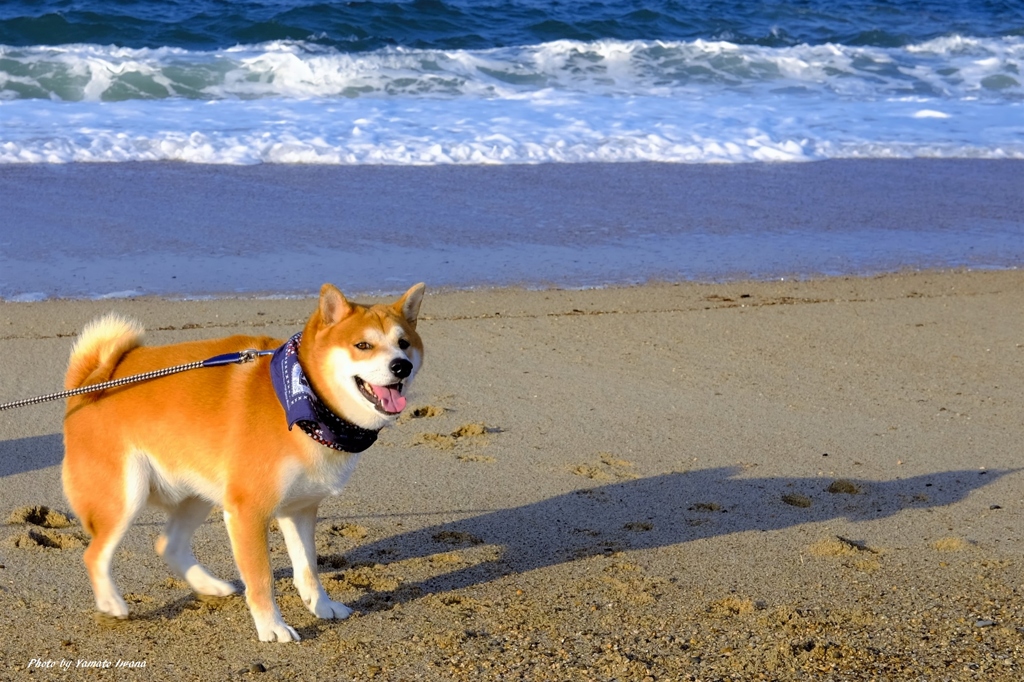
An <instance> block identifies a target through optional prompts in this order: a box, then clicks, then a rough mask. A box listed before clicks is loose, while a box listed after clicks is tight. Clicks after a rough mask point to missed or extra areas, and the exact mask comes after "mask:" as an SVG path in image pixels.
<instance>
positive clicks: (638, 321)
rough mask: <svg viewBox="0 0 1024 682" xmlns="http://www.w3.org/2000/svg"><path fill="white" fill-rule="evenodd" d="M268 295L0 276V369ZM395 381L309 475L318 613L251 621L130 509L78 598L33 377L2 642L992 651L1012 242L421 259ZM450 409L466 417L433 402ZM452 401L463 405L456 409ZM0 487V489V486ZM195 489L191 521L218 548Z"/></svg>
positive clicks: (1002, 608)
mask: <svg viewBox="0 0 1024 682" xmlns="http://www.w3.org/2000/svg"><path fill="white" fill-rule="evenodd" d="M311 306H312V302H311V301H309V300H299V299H292V300H289V299H277V300H253V299H221V300H211V301H167V300H161V299H152V298H150V299H139V300H121V301H113V302H111V301H75V300H63V301H43V302H38V303H24V304H17V305H13V304H8V305H0V311H3V314H2V316H0V321H2V323H3V326H2V327H0V352H2V353H3V354H4V356H5V357H6V358H7V362H6V369H5V372H4V373H3V374H2V375H0V396H4V398H6V397H7V396H10V397H11V399H16V398H21V397H26V396H29V395H37V394H40V393H43V392H45V391H48V390H50V389H51V388H52V387H56V386H58V385H59V384H60V381H61V375H62V372H63V369H64V363H65V362H66V358H67V352H68V350H69V348H70V346H71V344H72V342H73V338H72V337H73V335H74V334H75V333H76V332H77V331H78V330H79V329H80V328H81V325H82V324H84V323H85V322H86V321H88V320H89V319H91V318H93V317H95V316H96V315H97V314H100V313H102V312H106V311H107V310H109V309H110V308H112V307H113V308H115V309H117V310H119V311H120V312H123V313H126V314H130V315H132V316H134V317H137V318H139V319H140V320H141V321H143V322H144V324H145V325H146V326H147V328H149V330H150V331H149V332H148V333H147V337H148V342H149V343H153V344H159V343H168V342H176V341H184V340H188V339H193V338H213V337H218V336H225V335H229V334H235V333H241V334H256V335H271V336H273V337H275V338H287V336H288V335H289V334H290V332H292V331H294V329H295V328H296V326H297V325H299V324H301V322H302V321H303V320H304V319H305V317H306V316H307V315H308V314H309V312H310V309H311ZM421 312H422V317H421V322H420V325H419V329H420V332H421V334H422V335H423V337H424V340H425V342H426V344H427V350H426V363H425V366H424V369H423V372H422V374H421V376H420V378H419V379H418V380H417V385H416V386H415V387H414V395H413V397H412V402H411V406H410V409H414V408H424V411H423V413H424V415H427V416H422V417H419V418H414V417H413V416H412V415H411V414H410V415H408V416H407V417H403V419H402V421H401V423H399V424H398V425H396V426H395V427H393V428H391V429H389V430H387V431H385V432H383V433H382V434H381V438H380V440H379V442H378V443H377V444H376V445H375V446H374V447H373V448H371V449H370V450H369V451H367V453H366V454H365V456H364V458H363V460H362V462H361V463H360V464H359V467H358V468H357V469H356V472H355V474H354V475H353V479H352V481H351V483H350V484H349V486H348V487H346V488H345V490H343V491H342V493H341V495H340V496H338V497H336V498H330V499H329V500H326V501H325V503H324V504H323V505H322V506H321V509H320V514H319V516H320V519H319V522H318V525H317V545H318V554H319V555H320V557H319V558H320V567H319V569H320V572H321V575H322V576H323V579H324V584H325V586H326V588H327V590H328V592H329V593H330V594H331V596H332V597H333V598H335V599H340V600H342V601H345V602H346V603H348V604H349V605H350V606H353V607H354V608H355V611H356V614H355V615H354V616H353V617H351V618H350V619H348V620H345V621H339V622H328V621H318V620H316V619H315V618H313V617H312V616H311V615H310V614H309V613H308V612H307V611H306V610H305V607H304V606H303V605H302V603H301V600H300V599H299V598H298V596H297V594H296V592H295V589H294V587H293V586H292V584H291V572H290V569H289V568H288V561H287V555H286V552H285V549H284V546H283V543H282V542H281V540H280V536H279V534H276V533H273V534H272V561H273V565H274V568H275V576H276V578H277V581H276V590H277V594H278V598H277V600H278V603H279V604H280V606H281V609H282V612H283V614H284V617H285V618H286V619H287V620H288V621H289V623H291V624H292V625H293V626H295V627H296V628H297V629H298V630H299V633H300V634H301V635H302V637H303V641H302V642H301V643H300V644H298V645H273V644H260V643H258V642H257V641H256V638H255V630H254V628H253V626H252V623H251V619H250V617H249V615H248V613H247V611H246V608H245V603H244V599H243V598H241V597H238V596H235V597H229V598H224V599H198V598H196V597H194V596H193V595H192V594H191V592H190V591H189V590H188V588H187V586H185V585H184V583H182V582H181V581H179V580H177V579H175V578H173V577H172V576H170V575H169V573H168V570H167V568H166V567H165V566H164V565H163V562H162V561H161V560H160V559H159V557H157V556H156V555H155V554H154V552H153V549H152V543H153V539H154V537H155V535H156V533H157V532H158V531H159V528H160V526H161V524H162V515H161V514H159V513H157V512H155V511H152V510H150V511H147V512H144V513H143V514H142V515H141V516H140V518H139V519H138V520H137V521H136V523H135V524H134V525H133V526H132V529H131V530H130V531H129V533H128V535H127V537H126V539H125V541H124V543H123V544H122V548H121V550H119V552H118V554H117V557H116V558H115V562H114V564H115V567H114V573H115V576H116V581H117V583H118V585H119V587H120V588H121V590H122V591H123V592H124V593H125V594H126V598H127V600H128V602H129V607H130V610H131V613H132V617H131V618H130V619H129V620H127V621H123V622H113V623H112V622H108V621H104V620H102V619H96V618H95V617H94V615H93V610H92V608H93V605H92V595H91V593H90V589H89V585H88V580H87V578H86V576H85V573H84V570H83V568H82V564H81V552H82V551H83V542H84V538H83V536H82V530H81V528H80V527H79V526H78V525H77V524H76V523H72V525H71V526H68V527H65V528H59V527H52V528H46V527H44V526H40V525H37V523H38V521H37V523H34V522H33V521H31V518H35V517H32V516H31V515H26V514H22V515H21V516H18V513H19V510H23V508H25V507H30V506H36V505H45V506H47V507H49V508H51V509H55V510H58V511H62V512H67V511H69V510H68V509H67V506H66V503H65V502H64V500H63V494H62V492H61V488H60V472H59V463H60V457H61V436H60V425H61V413H62V410H61V408H60V406H57V405H51V406H49V407H47V406H35V407H32V408H24V409H23V410H22V411H19V413H18V414H16V415H11V414H10V413H3V416H2V417H0V499H3V500H4V504H5V508H4V509H0V513H2V514H3V515H4V517H5V518H7V523H6V524H5V525H0V577H2V578H3V585H4V589H3V590H0V608H2V609H3V612H4V613H6V614H7V619H8V622H9V624H10V627H9V628H8V641H7V649H6V658H5V661H4V666H6V670H5V672H6V673H7V674H8V675H9V676H10V677H12V679H17V678H20V677H22V676H24V677H27V676H28V672H29V671H28V668H27V666H28V665H29V663H30V661H32V660H33V659H35V660H40V661H48V660H53V661H56V662H58V663H57V664H58V665H59V661H60V660H62V659H67V660H69V661H74V660H89V661H103V660H110V661H115V660H123V661H132V662H138V663H145V672H144V673H143V672H141V671H140V670H136V671H135V672H134V673H133V674H134V675H135V676H136V677H137V676H138V675H139V674H143V675H145V679H147V680H172V679H210V678H217V679H236V678H237V679H243V678H246V679H247V678H248V676H249V675H250V674H251V671H255V670H261V669H262V670H266V671H268V672H271V673H272V674H273V675H275V676H276V677H288V676H294V677H297V678H301V677H303V676H314V675H315V676H318V677H345V678H350V679H364V678H369V677H374V678H376V679H385V680H399V679H416V678H417V677H419V678H423V679H466V680H477V679H495V680H499V679H508V678H509V677H510V676H519V677H523V676H526V677H534V678H539V679H548V678H551V677H557V678H558V679H567V680H568V679H580V680H583V679H594V678H595V677H599V678H601V679H612V678H618V679H643V678H644V677H647V676H651V677H653V678H655V679H683V680H685V679H693V680H696V679H718V678H727V677H730V676H739V677H742V678H744V679H757V678H758V676H759V675H761V676H764V677H766V678H767V679H796V678H799V677H807V676H816V677H820V678H822V679H837V680H838V679H843V680H869V679H876V678H878V677H879V676H882V677H885V678H886V679H891V680H895V681H899V682H903V681H906V682H909V681H910V680H918V679H946V678H954V679H974V678H977V679H990V680H997V681H1002V680H1006V681H1007V682H1009V681H1010V680H1015V679H1019V678H1020V676H1021V674H1022V668H1021V663H1020V661H1021V658H1020V656H1019V653H1020V646H1021V644H1020V633H1019V632H1018V630H1019V628H1020V627H1024V600H1022V599H1021V598H1020V597H1021V592H1020V590H1021V587H1020V586H1021V585H1022V584H1024V568H1022V566H1024V563H1022V562H1021V559H1020V557H1021V556H1022V555H1024V535H1022V533H1021V529H1022V528H1024V475H1022V471H1021V464H1020V459H1019V452H1020V451H1019V443H1020V433H1021V423H1022V422H1021V410H1020V401H1019V396H1020V395H1021V393H1022V392H1024V374H1022V373H1021V369H1020V368H1021V358H1022V357H1024V355H1022V354H1024V339H1022V338H1021V336H1020V330H1021V329H1024V272H1021V271H1016V270H1004V271H986V272H976V271H975V272H962V271H960V272H919V273H910V274H894V275H882V276H876V277H836V278H829V279H820V280H808V281H784V282H782V281H770V282H764V281H760V282H758V281H755V282H750V281H743V282H728V283H721V284H703V283H676V284H655V285H643V286H635V287H625V288H605V289H594V290H584V291H579V290H572V291H570V290H543V291H528V290H523V289H487V290H476V291H455V292H445V293H428V296H427V298H426V299H425V300H424V303H423V308H422V311H421ZM467 425H482V426H483V428H482V429H476V430H473V429H463V427H465V426H467ZM457 433H463V434H466V435H455V434H457ZM8 515H10V516H8ZM226 542H227V538H226V533H225V531H224V527H223V522H222V520H221V519H220V518H219V517H218V516H216V515H213V516H211V517H210V518H209V519H208V520H207V522H206V523H205V524H204V525H203V526H202V527H201V528H200V529H199V531H198V532H197V534H196V554H197V556H198V557H199V559H200V560H201V561H203V562H204V563H205V564H207V565H208V566H209V567H210V569H211V570H212V571H213V572H214V573H215V574H218V575H220V576H221V577H224V578H226V579H228V580H237V572H236V571H235V569H234V567H233V560H232V558H231V556H230V551H229V549H228V547H227V544H226Z"/></svg>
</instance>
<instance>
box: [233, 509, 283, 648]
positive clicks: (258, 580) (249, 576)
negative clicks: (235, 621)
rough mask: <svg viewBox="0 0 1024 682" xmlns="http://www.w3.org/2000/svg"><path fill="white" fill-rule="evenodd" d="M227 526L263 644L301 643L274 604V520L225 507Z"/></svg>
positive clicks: (247, 601) (264, 515)
mask: <svg viewBox="0 0 1024 682" xmlns="http://www.w3.org/2000/svg"><path fill="white" fill-rule="evenodd" d="M224 523H225V525H227V528H228V537H229V538H231V551H232V552H233V553H234V555H235V563H236V564H237V565H238V572H239V573H240V574H241V575H242V582H244V583H245V601H246V603H247V604H248V605H249V613H251V614H252V619H253V620H254V621H255V622H256V633H257V634H258V635H259V638H260V641H261V642H274V641H277V642H297V641H299V639H300V638H299V633H297V632H295V630H294V629H293V628H292V627H291V626H289V625H288V624H287V623H285V622H284V619H283V618H282V617H281V612H280V611H279V610H278V608H277V603H276V602H275V601H274V576H273V573H272V572H271V570H270V551H269V549H268V547H267V533H268V531H269V527H270V516H269V515H268V514H263V513H260V512H259V511H258V510H255V509H252V508H250V507H248V506H244V505H230V506H229V505H228V504H225V506H224Z"/></svg>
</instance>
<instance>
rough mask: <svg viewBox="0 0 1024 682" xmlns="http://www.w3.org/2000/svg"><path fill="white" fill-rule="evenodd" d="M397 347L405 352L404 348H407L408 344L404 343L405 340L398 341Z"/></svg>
mask: <svg viewBox="0 0 1024 682" xmlns="http://www.w3.org/2000/svg"><path fill="white" fill-rule="evenodd" d="M398 347H399V348H401V349H402V350H405V349H406V348H408V347H409V342H408V341H406V340H405V339H398Z"/></svg>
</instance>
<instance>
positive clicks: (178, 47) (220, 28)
mask: <svg viewBox="0 0 1024 682" xmlns="http://www.w3.org/2000/svg"><path fill="white" fill-rule="evenodd" d="M918 157H927V158H964V157H966V158H985V159H1006V158H1009V159H1021V158H1024V2H1020V0H1003V1H995V0H988V1H985V0H977V1H968V0H838V1H828V0H789V1H775V2H735V1H734V2H721V1H714V0H712V1H705V2H692V1H680V0H675V1H673V0H660V1H659V0H648V1H637V0H616V1H615V2H603V1H598V0H593V1H582V0H568V1H561V2H537V1H535V0H412V1H398V2H393V1H386V0H379V1H378V0H371V1H352V2H326V1H322V0H321V1H318V2H315V1H306V0H116V1H113V0H3V2H2V3H0V164H47V163H66V162H83V161H89V162H93V161H96V162H99V161H103V162H126V161H151V160H175V161H186V162H196V163H206V164H236V165H237V164H244V165H252V164H262V163H273V164H333V165H366V164H391V165H438V164H523V163H530V164H535V163H549V162H570V163H579V162H629V161H659V162H691V163H706V162H751V161H805V160H818V159H834V158H918Z"/></svg>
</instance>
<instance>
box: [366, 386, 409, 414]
mask: <svg viewBox="0 0 1024 682" xmlns="http://www.w3.org/2000/svg"><path fill="white" fill-rule="evenodd" d="M370 387H371V388H372V389H373V393H374V395H376V396H377V400H379V401H380V404H381V405H383V406H384V409H385V410H387V411H388V412H390V413H391V414H398V413H399V412H401V411H402V410H404V409H405V396H403V395H402V394H401V393H399V392H398V391H396V390H395V389H393V388H391V387H390V386H374V385H372V384H371V385H370Z"/></svg>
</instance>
